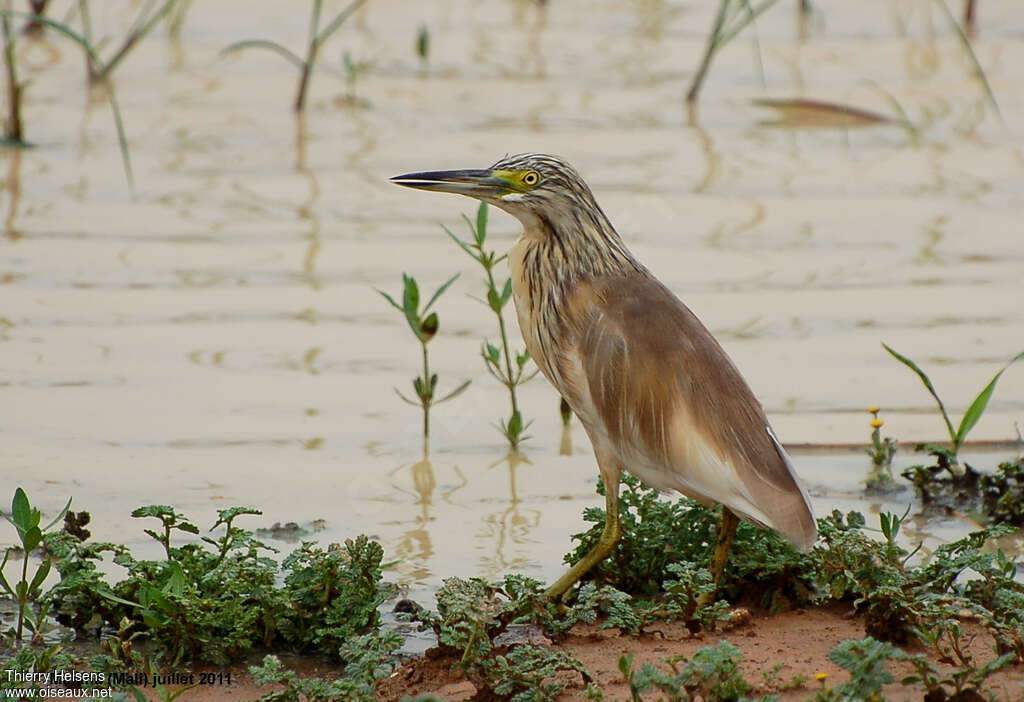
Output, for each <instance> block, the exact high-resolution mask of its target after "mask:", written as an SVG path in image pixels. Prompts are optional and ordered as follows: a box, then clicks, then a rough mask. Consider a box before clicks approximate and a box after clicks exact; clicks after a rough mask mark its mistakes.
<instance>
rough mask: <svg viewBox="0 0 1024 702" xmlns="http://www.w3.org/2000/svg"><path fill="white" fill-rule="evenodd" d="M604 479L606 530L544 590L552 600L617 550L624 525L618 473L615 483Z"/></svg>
mask: <svg viewBox="0 0 1024 702" xmlns="http://www.w3.org/2000/svg"><path fill="white" fill-rule="evenodd" d="M602 479H603V480H604V500H605V517H604V531H602V532H601V538H600V539H598V541H597V544H596V545H595V546H594V548H592V549H590V552H589V553H587V555H585V556H584V557H583V558H581V559H580V560H579V561H578V562H577V563H576V565H574V566H573V567H572V568H570V569H569V570H567V571H566V572H565V575H563V576H562V577H560V578H559V579H558V580H556V581H555V582H554V584H553V585H551V587H549V588H548V589H547V590H545V591H544V596H545V597H547V598H548V599H549V600H550V601H552V602H557V601H558V600H560V599H561V598H562V597H563V595H565V594H566V593H567V592H568V591H569V590H570V589H571V588H572V586H573V585H575V584H576V582H577V581H579V579H580V578H582V577H583V576H584V575H585V574H586V572H587V571H588V570H590V569H591V568H593V567H594V566H595V565H597V564H598V563H600V562H601V561H603V560H604V559H605V558H607V557H608V556H609V554H611V552H612V551H614V550H615V545H616V544H617V543H619V538H620V537H621V536H622V525H621V524H620V523H619V477H618V473H616V474H615V478H614V484H611V485H609V483H611V482H612V481H611V479H610V478H609V476H605V475H602Z"/></svg>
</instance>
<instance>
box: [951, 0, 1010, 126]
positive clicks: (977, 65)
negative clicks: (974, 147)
mask: <svg viewBox="0 0 1024 702" xmlns="http://www.w3.org/2000/svg"><path fill="white" fill-rule="evenodd" d="M935 4H936V5H938V6H939V8H940V9H941V10H942V14H943V16H944V17H945V18H946V21H947V23H948V24H949V27H950V29H951V30H952V31H953V35H954V36H955V37H956V38H957V41H958V42H959V44H960V48H961V49H963V52H964V54H965V55H966V56H967V60H968V62H969V63H970V64H971V72H972V73H973V74H974V77H975V78H977V79H978V83H979V84H980V85H981V89H982V92H983V93H984V95H985V100H986V101H987V102H988V104H989V105H990V106H991V107H992V111H993V112H995V113H996V118H997V119H998V120H999V122H1000V123H1002V122H1003V114H1002V112H1001V111H1000V110H999V103H998V102H996V96H995V93H993V92H992V86H991V84H990V83H989V82H988V77H987V76H986V75H985V70H984V69H983V68H982V67H981V62H980V61H978V56H977V54H975V53H974V46H972V45H971V39H970V37H969V36H968V33H970V32H972V31H973V18H974V7H973V5H974V3H973V0H967V6H966V7H965V10H964V26H963V27H961V26H960V24H959V23H958V22H957V21H956V17H954V16H953V13H952V12H951V11H950V9H949V5H947V4H946V0H935Z"/></svg>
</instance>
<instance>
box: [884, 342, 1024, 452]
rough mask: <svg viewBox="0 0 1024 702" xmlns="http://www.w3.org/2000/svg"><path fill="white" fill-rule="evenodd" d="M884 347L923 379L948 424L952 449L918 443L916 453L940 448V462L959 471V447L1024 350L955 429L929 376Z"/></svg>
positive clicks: (1009, 363)
mask: <svg viewBox="0 0 1024 702" xmlns="http://www.w3.org/2000/svg"><path fill="white" fill-rule="evenodd" d="M882 346H883V347H884V348H885V350H886V351H888V352H889V353H890V354H891V355H892V357H893V358H895V359H896V360H897V361H899V362H900V363H902V364H903V365H905V366H906V367H907V368H909V369H910V370H912V371H914V373H916V374H917V377H918V378H920V379H921V382H922V383H924V386H925V388H927V390H928V392H929V393H930V394H931V396H932V397H933V398H934V399H935V404H936V405H937V406H938V408H939V414H941V415H942V421H943V422H945V424H946V431H948V432H949V444H950V446H949V448H948V449H946V448H944V447H935V446H933V445H931V444H918V445H917V447H916V448H915V450H917V451H921V450H927V451H930V452H931V451H933V450H934V449H937V451H936V455H937V457H939V459H940V460H943V459H944V460H945V461H947V462H948V465H944V466H943V468H948V469H949V470H950V472H956V469H957V468H958V467H959V459H958V456H957V454H958V453H959V451H960V446H961V445H962V444H963V442H964V441H965V440H966V439H967V435H968V434H969V433H970V431H971V429H973V428H974V425H976V424H977V423H978V421H979V420H980V419H981V416H982V415H983V414H984V413H985V408H986V407H988V401H989V400H990V399H992V393H993V392H994V391H995V389H996V383H998V382H999V378H1000V377H1002V375H1003V373H1004V372H1006V369H1007V368H1009V367H1010V366H1012V365H1013V364H1014V363H1015V362H1017V361H1019V360H1021V359H1022V358H1024V351H1021V352H1020V353H1019V354H1017V355H1016V356H1014V357H1013V358H1011V359H1010V360H1009V362H1008V363H1007V364H1006V365H1005V366H1003V367H1002V368H1001V369H1000V370H999V372H998V373H996V374H995V375H994V376H993V377H992V380H990V381H989V383H988V385H986V386H985V387H984V388H982V390H981V392H979V393H978V396H977V397H975V398H974V401H973V402H971V405H970V407H968V408H967V411H966V412H964V416H963V417H962V418H961V419H960V426H958V427H957V428H956V429H955V430H954V429H953V423H952V422H951V421H950V419H949V414H948V413H947V412H946V406H945V405H944V404H943V403H942V398H940V397H939V394H938V393H937V392H936V391H935V386H933V385H932V381H931V379H930V378H929V377H928V375H927V374H926V373H925V372H924V371H923V370H921V368H920V366H918V365H917V364H916V363H914V362H913V361H912V360H911V359H909V358H907V357H906V356H904V355H902V354H900V353H899V352H897V351H895V350H894V349H892V348H891V347H889V346H888V345H886V344H882Z"/></svg>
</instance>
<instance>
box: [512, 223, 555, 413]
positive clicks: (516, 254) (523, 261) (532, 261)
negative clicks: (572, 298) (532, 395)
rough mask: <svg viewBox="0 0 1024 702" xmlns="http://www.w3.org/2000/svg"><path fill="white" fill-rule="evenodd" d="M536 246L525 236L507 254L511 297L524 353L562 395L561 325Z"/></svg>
mask: <svg viewBox="0 0 1024 702" xmlns="http://www.w3.org/2000/svg"><path fill="white" fill-rule="evenodd" d="M537 247H538V243H537V240H536V239H535V238H534V237H531V236H529V235H528V234H526V233H524V234H523V236H521V237H520V238H519V240H518V241H517V242H516V243H515V245H514V246H513V247H512V249H511V250H510V251H509V254H508V267H509V275H510V277H511V280H512V297H513V299H514V301H515V306H516V316H517V317H518V319H519V330H520V332H521V333H522V335H523V342H524V343H525V344H526V350H527V351H529V352H530V357H531V358H532V359H533V360H534V362H535V363H536V364H537V367H538V368H540V370H541V372H542V373H543V374H544V376H545V377H546V378H547V379H548V380H549V381H550V382H551V384H552V385H554V386H555V389H556V390H558V391H559V392H561V393H563V395H564V392H565V391H564V387H563V386H564V381H563V379H562V377H561V374H560V373H559V369H558V363H557V362H556V359H557V356H558V350H559V347H560V345H561V343H562V339H561V338H560V335H559V332H560V324H558V322H557V319H554V318H553V316H554V315H556V314H557V310H556V309H554V306H555V303H554V301H553V300H552V293H551V291H550V290H548V289H547V288H546V286H547V285H550V283H551V280H550V278H549V277H548V276H547V275H546V274H545V272H544V271H543V270H542V266H543V263H544V262H543V260H542V259H541V258H540V252H539V251H538V250H537Z"/></svg>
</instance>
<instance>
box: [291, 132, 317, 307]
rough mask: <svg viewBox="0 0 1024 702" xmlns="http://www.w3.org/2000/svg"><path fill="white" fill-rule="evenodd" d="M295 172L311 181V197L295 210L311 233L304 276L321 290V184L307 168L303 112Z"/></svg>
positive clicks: (297, 144) (308, 282)
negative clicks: (318, 269) (318, 262)
mask: <svg viewBox="0 0 1024 702" xmlns="http://www.w3.org/2000/svg"><path fill="white" fill-rule="evenodd" d="M295 172H296V173H299V174H301V175H303V176H305V177H306V179H307V180H308V181H309V196H308V197H307V198H306V200H305V201H304V202H302V203H300V204H299V205H298V206H297V207H296V210H295V212H296V215H297V216H298V218H299V220H300V221H302V220H306V221H308V222H309V231H308V232H307V233H306V236H305V238H306V239H307V240H308V241H309V247H308V248H307V249H306V254H305V255H304V256H303V257H302V275H303V278H304V279H305V281H306V284H307V285H309V287H310V288H312V289H313V290H320V288H321V287H323V282H322V281H321V280H320V278H319V277H318V276H317V273H316V259H317V256H318V255H319V254H320V219H319V218H318V217H317V216H316V207H315V205H316V204H317V201H318V200H319V199H320V183H319V182H318V181H317V178H316V174H315V173H314V172H313V171H311V170H310V169H309V168H307V167H306V115H305V114H304V113H302V112H299V113H296V115H295Z"/></svg>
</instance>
